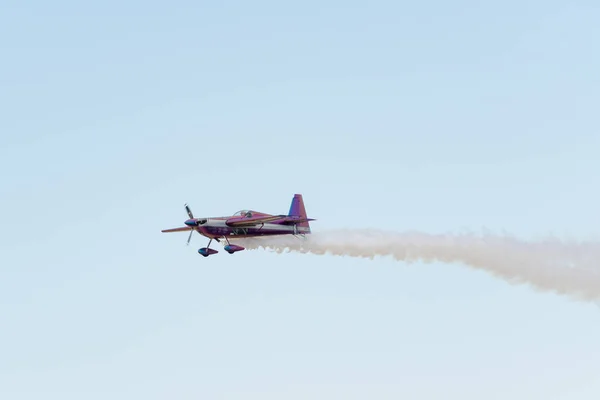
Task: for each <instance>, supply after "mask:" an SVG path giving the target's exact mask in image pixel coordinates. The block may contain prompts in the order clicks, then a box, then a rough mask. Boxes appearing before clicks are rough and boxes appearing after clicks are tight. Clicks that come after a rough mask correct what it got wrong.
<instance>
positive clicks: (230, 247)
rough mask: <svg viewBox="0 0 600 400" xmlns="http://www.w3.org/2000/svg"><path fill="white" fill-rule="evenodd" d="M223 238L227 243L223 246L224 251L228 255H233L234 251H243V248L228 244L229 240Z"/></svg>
mask: <svg viewBox="0 0 600 400" xmlns="http://www.w3.org/2000/svg"><path fill="white" fill-rule="evenodd" d="M224 237H225V240H226V241H227V245H225V251H226V252H228V253H229V254H233V253H235V252H236V251H242V250H244V248H243V247H242V246H238V245H236V244H231V243H229V239H227V236H224Z"/></svg>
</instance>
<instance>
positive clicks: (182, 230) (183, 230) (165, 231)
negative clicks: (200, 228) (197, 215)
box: [161, 226, 192, 233]
mask: <svg viewBox="0 0 600 400" xmlns="http://www.w3.org/2000/svg"><path fill="white" fill-rule="evenodd" d="M190 229H192V228H190V227H189V226H182V227H181V228H172V229H163V230H162V231H161V232H164V233H171V232H187V231H189V230H190Z"/></svg>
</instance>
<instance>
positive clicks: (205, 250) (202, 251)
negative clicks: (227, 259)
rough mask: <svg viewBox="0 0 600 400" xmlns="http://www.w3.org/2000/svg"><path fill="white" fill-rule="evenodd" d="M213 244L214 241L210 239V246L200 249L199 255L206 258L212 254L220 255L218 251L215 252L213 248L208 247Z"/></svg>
mask: <svg viewBox="0 0 600 400" xmlns="http://www.w3.org/2000/svg"><path fill="white" fill-rule="evenodd" d="M211 242H212V239H210V240H209V241H208V244H207V245H206V247H202V248H201V249H198V253H199V254H200V255H202V256H204V257H208V256H210V255H211V254H216V253H218V251H217V250H215V249H211V248H209V247H208V246H210V244H211Z"/></svg>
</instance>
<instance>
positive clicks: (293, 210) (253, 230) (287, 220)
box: [161, 194, 315, 257]
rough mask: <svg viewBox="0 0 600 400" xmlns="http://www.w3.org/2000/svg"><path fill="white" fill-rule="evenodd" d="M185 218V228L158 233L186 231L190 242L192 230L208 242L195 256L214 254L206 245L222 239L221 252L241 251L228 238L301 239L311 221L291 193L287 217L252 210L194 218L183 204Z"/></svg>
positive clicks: (300, 202)
mask: <svg viewBox="0 0 600 400" xmlns="http://www.w3.org/2000/svg"><path fill="white" fill-rule="evenodd" d="M185 210H186V211H187V214H188V217H189V219H188V220H187V221H185V225H186V226H185V227H181V228H173V229H163V230H162V231H161V232H165V233H170V232H186V231H190V236H189V237H188V240H187V243H188V244H189V243H190V240H191V238H192V234H193V233H194V231H196V232H198V233H199V234H201V235H202V236H206V237H207V238H209V239H210V240H209V241H208V245H206V247H202V248H201V249H199V250H198V253H200V254H201V255H203V256H204V257H208V256H209V255H211V254H215V253H218V251H217V250H215V249H211V248H210V247H209V246H210V244H211V243H212V241H213V239H214V240H216V241H217V242H220V241H221V240H220V239H225V241H226V242H227V245H226V246H225V251H226V252H228V253H229V254H233V253H235V252H236V251H242V250H244V247H242V246H238V245H235V244H231V243H230V242H229V239H230V238H232V239H233V238H247V237H255V236H273V235H294V236H298V235H299V236H302V237H304V235H306V234H309V233H310V224H309V221H315V220H314V219H312V218H308V217H307V215H306V210H305V208H304V201H303V200H302V195H301V194H295V195H294V197H293V199H292V204H291V205H290V211H289V212H288V214H287V215H282V214H280V215H273V214H266V213H262V212H258V211H253V210H241V211H238V212H236V213H235V214H233V215H231V216H228V217H208V218H194V214H192V210H191V209H190V207H189V206H188V205H187V204H185Z"/></svg>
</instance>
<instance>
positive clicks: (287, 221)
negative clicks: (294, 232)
mask: <svg viewBox="0 0 600 400" xmlns="http://www.w3.org/2000/svg"><path fill="white" fill-rule="evenodd" d="M309 221H316V220H315V219H314V218H306V217H285V219H284V220H283V221H282V222H281V223H282V224H285V225H295V224H301V223H303V222H309Z"/></svg>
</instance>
